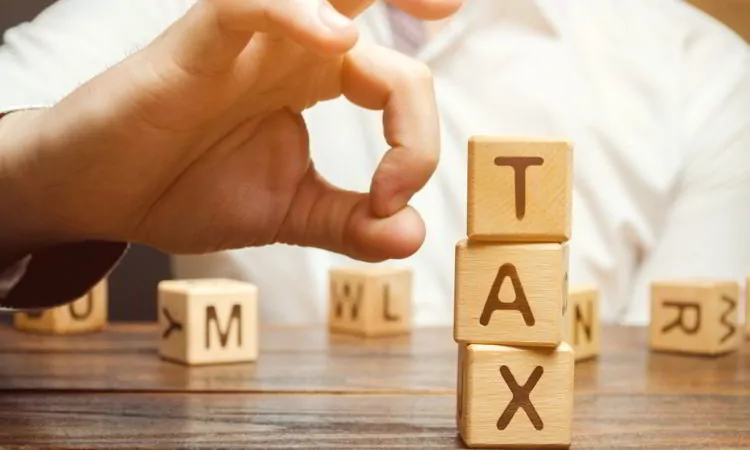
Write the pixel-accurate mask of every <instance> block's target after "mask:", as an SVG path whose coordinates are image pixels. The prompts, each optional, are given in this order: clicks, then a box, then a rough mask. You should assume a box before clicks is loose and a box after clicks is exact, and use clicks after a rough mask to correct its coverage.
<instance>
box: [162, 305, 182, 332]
mask: <svg viewBox="0 0 750 450" xmlns="http://www.w3.org/2000/svg"><path fill="white" fill-rule="evenodd" d="M161 313H162V314H164V318H165V319H167V322H168V323H167V329H166V330H164V333H162V335H161V338H162V339H167V338H168V337H169V335H171V334H172V333H173V332H176V331H182V324H181V323H179V322H178V321H176V320H175V319H174V317H172V315H171V314H170V313H169V310H168V309H167V308H162V309H161Z"/></svg>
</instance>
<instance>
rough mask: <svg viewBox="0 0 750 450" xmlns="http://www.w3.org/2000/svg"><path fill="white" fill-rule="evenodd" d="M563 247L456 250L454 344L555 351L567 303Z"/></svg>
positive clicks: (469, 246) (468, 246)
mask: <svg viewBox="0 0 750 450" xmlns="http://www.w3.org/2000/svg"><path fill="white" fill-rule="evenodd" d="M567 284H568V247H567V244H526V245H500V244H492V243H472V242H468V241H465V240H464V241H461V242H459V243H458V245H457V246H456V287H455V302H454V305H455V311H454V327H453V332H454V338H455V339H456V341H457V342H460V343H465V344H502V345H522V346H548V347H556V346H557V345H558V344H559V343H560V342H561V341H562V339H563V332H564V321H563V316H564V314H565V308H566V305H567V297H568V286H567Z"/></svg>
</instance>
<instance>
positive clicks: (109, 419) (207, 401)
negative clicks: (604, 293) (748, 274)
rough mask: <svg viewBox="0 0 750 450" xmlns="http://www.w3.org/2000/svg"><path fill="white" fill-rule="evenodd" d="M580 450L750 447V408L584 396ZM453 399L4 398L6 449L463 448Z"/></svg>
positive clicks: (686, 399) (741, 403)
mask: <svg viewBox="0 0 750 450" xmlns="http://www.w3.org/2000/svg"><path fill="white" fill-rule="evenodd" d="M575 403H576V407H575V414H574V423H573V429H574V431H573V446H572V450H587V449H608V450H614V449H644V448H647V449H653V450H667V449H676V448H679V449H683V450H699V449H700V450H704V449H706V448H712V449H718V448H721V449H739V448H747V447H748V446H750V426H748V414H749V413H750V398H748V397H747V396H728V395H722V394H713V395H638V394H627V395H623V394H579V395H577V396H576V398H575ZM454 404H455V398H454V397H453V396H452V395H439V396H436V395H424V396H422V395H419V396H411V395H401V396H379V395H344V396H333V395H262V394H246V395H225V394H193V395H189V396H188V395H180V394H161V395H158V396H153V395H144V394H130V395H118V394H97V395H80V394H75V395H61V394H57V395H54V394H52V395H48V394H39V395H33V394H25V395H23V394H22V395H16V394H5V395H2V396H0V447H2V448H3V449H10V448H29V446H31V445H34V446H42V447H46V448H243V449H279V448H304V449H310V448H315V449H353V448H367V449H371V448H385V449H456V448H464V447H463V446H462V444H461V442H460V439H459V438H458V437H457V434H456V427H455V424H454V414H455V409H454Z"/></svg>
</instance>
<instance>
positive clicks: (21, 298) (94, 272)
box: [0, 241, 127, 309]
mask: <svg viewBox="0 0 750 450" xmlns="http://www.w3.org/2000/svg"><path fill="white" fill-rule="evenodd" d="M126 249H127V244H124V243H120V242H98V241H89V242H81V243H76V244H66V245H61V246H57V247H51V248H48V249H45V250H42V251H39V252H37V253H34V254H32V255H30V256H28V257H26V258H24V259H23V260H22V261H19V262H18V263H17V264H14V265H12V266H11V268H10V269H7V270H5V271H3V272H2V273H1V274H0V276H5V277H6V278H9V277H12V279H8V280H0V285H2V284H6V286H5V289H3V291H4V292H0V307H2V308H11V309H39V308H51V307H54V306H59V305H62V304H65V303H68V302H71V301H73V300H75V299H77V298H80V297H83V296H84V295H85V294H86V293H87V292H88V291H89V290H90V289H91V288H92V287H94V285H96V284H97V283H98V282H99V281H100V280H102V279H103V278H104V277H106V276H107V275H108V274H109V272H111V271H112V269H113V268H114V267H115V266H116V265H117V263H118V262H119V261H120V259H121V258H122V256H123V254H124V253H125V251H126ZM3 281H5V283H3Z"/></svg>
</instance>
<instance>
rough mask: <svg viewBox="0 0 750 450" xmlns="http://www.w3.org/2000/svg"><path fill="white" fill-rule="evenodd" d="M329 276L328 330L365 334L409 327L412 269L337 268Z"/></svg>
mask: <svg viewBox="0 0 750 450" xmlns="http://www.w3.org/2000/svg"><path fill="white" fill-rule="evenodd" d="M329 276H330V292H329V294H330V307H329V312H328V324H329V327H330V329H331V331H335V332H343V333H349V334H356V335H360V336H368V337H369V336H388V335H394V334H403V333H409V332H410V331H411V311H412V308H411V271H409V270H406V269H388V268H379V267H373V268H339V269H332V270H331V271H330V275H329Z"/></svg>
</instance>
